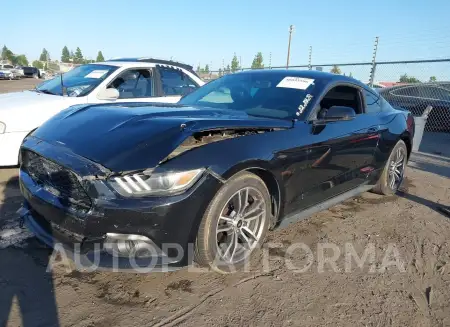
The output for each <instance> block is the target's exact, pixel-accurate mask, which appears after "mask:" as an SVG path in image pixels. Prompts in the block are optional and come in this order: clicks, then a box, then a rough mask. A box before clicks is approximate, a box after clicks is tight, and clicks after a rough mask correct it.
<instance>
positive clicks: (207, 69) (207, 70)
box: [204, 64, 209, 74]
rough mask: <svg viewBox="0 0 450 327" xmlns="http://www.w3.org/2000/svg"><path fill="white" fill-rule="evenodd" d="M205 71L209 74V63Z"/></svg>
mask: <svg viewBox="0 0 450 327" xmlns="http://www.w3.org/2000/svg"><path fill="white" fill-rule="evenodd" d="M204 73H207V74H208V73H209V65H208V64H207V65H206V66H205V70H204Z"/></svg>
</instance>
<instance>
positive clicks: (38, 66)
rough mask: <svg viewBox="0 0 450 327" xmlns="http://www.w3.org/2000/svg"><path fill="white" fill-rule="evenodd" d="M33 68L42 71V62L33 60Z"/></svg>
mask: <svg viewBox="0 0 450 327" xmlns="http://www.w3.org/2000/svg"><path fill="white" fill-rule="evenodd" d="M32 66H33V67H36V68H38V69H44V65H43V64H42V62H40V61H39V60H35V61H33V63H32Z"/></svg>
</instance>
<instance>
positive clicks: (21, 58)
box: [13, 55, 28, 66]
mask: <svg viewBox="0 0 450 327" xmlns="http://www.w3.org/2000/svg"><path fill="white" fill-rule="evenodd" d="M13 64H14V65H19V66H28V59H27V57H26V56H25V55H18V56H16V57H15V58H14V62H13Z"/></svg>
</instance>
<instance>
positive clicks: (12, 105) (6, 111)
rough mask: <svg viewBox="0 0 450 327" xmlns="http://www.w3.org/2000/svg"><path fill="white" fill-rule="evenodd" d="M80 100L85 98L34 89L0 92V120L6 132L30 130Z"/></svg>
mask: <svg viewBox="0 0 450 327" xmlns="http://www.w3.org/2000/svg"><path fill="white" fill-rule="evenodd" d="M80 101H85V100H82V98H70V97H62V96H57V95H50V94H44V93H37V92H34V91H23V92H12V93H4V94H0V121H1V122H4V123H5V124H6V131H7V132H21V131H30V130H32V129H34V128H36V127H38V126H39V125H41V124H42V123H43V122H44V121H46V120H47V119H49V118H50V117H51V116H53V115H54V114H55V113H57V112H59V111H60V110H62V109H65V108H67V107H69V106H71V105H73V104H76V103H79V102H80Z"/></svg>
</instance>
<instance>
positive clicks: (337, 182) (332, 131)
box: [294, 85, 380, 210]
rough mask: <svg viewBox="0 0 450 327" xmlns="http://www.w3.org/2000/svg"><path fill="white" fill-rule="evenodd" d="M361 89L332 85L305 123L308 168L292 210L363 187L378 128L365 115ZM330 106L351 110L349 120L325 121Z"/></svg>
mask: <svg viewBox="0 0 450 327" xmlns="http://www.w3.org/2000/svg"><path fill="white" fill-rule="evenodd" d="M364 103H365V102H364V100H363V95H362V93H361V90H360V89H359V88H356V87H352V86H347V85H345V86H336V87H334V88H333V89H331V90H330V91H329V92H328V93H327V94H326V95H325V97H323V98H322V101H321V102H320V104H319V106H318V107H317V108H316V114H314V116H315V117H313V118H312V120H311V121H310V122H309V131H308V134H309V135H308V140H309V141H308V143H309V146H308V149H307V153H308V168H306V169H307V171H306V174H302V175H301V176H300V179H299V180H298V183H299V184H301V185H302V186H303V189H304V192H303V194H302V197H301V198H298V199H297V202H296V203H295V204H294V210H301V209H304V208H307V207H309V206H312V205H315V204H317V203H319V202H322V201H325V200H327V199H328V198H331V197H333V196H336V195H338V194H340V193H342V192H345V191H347V190H349V189H352V188H355V187H357V186H359V185H361V184H363V183H364V182H365V181H366V179H367V175H368V173H369V172H370V171H371V169H373V167H372V165H373V159H374V153H375V149H376V147H377V145H378V139H379V136H380V129H379V127H378V123H377V118H376V117H373V116H371V115H367V114H366V113H365V111H366V110H365V109H364V107H365V104H364ZM332 106H346V107H351V108H353V109H354V110H355V113H356V116H355V117H354V118H353V119H351V120H341V121H325V120H322V118H323V116H324V113H323V111H325V112H326V111H327V109H329V108H330V107H332Z"/></svg>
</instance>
